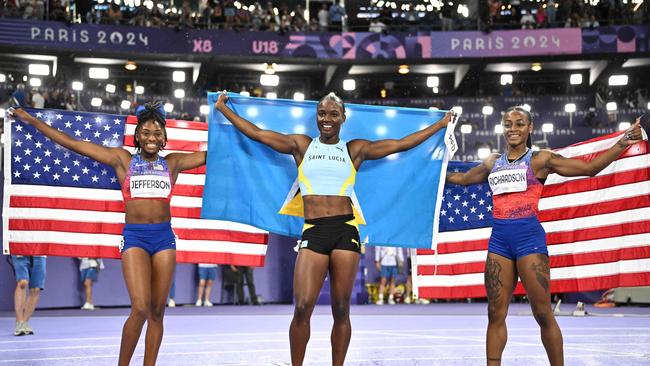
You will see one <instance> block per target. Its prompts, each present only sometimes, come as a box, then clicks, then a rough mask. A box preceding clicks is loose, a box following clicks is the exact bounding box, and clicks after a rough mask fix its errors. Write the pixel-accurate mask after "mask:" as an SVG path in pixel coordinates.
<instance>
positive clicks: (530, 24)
mask: <svg viewBox="0 0 650 366" xmlns="http://www.w3.org/2000/svg"><path fill="white" fill-rule="evenodd" d="M519 22H520V23H521V29H535V18H533V14H532V13H531V12H530V10H528V11H526V14H524V15H522V16H521V20H519Z"/></svg>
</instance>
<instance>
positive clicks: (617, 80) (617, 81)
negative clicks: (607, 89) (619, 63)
mask: <svg viewBox="0 0 650 366" xmlns="http://www.w3.org/2000/svg"><path fill="white" fill-rule="evenodd" d="M608 83H609V85H610V86H621V85H627V75H612V76H610V77H609V80H608Z"/></svg>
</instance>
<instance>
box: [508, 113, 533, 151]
mask: <svg viewBox="0 0 650 366" xmlns="http://www.w3.org/2000/svg"><path fill="white" fill-rule="evenodd" d="M510 112H519V113H522V114H524V115H525V116H526V118H528V123H533V115H532V114H531V113H530V111H528V110H527V109H526V108H524V106H521V105H515V106H512V107H510V108H508V109H506V112H505V113H504V114H503V118H505V117H506V114H508V113H510ZM526 146H527V147H528V148H531V147H533V138H532V132H531V133H529V134H528V138H527V139H526Z"/></svg>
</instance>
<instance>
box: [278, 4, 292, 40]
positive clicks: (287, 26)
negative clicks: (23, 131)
mask: <svg viewBox="0 0 650 366" xmlns="http://www.w3.org/2000/svg"><path fill="white" fill-rule="evenodd" d="M289 31H291V14H289V8H287V6H286V5H283V6H282V9H280V33H282V34H283V33H286V32H289Z"/></svg>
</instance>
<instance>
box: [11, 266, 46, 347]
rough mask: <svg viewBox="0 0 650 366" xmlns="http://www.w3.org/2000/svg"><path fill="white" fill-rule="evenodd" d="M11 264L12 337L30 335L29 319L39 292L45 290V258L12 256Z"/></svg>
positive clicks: (36, 302)
mask: <svg viewBox="0 0 650 366" xmlns="http://www.w3.org/2000/svg"><path fill="white" fill-rule="evenodd" d="M11 264H12V266H13V270H14V274H15V275H16V290H15V291H14V310H15V311H16V327H15V328H14V335H15V336H23V335H32V334H34V331H33V330H32V328H31V327H30V326H29V319H31V317H32V315H33V314H34V310H35V309H36V304H38V300H39V299H40V297H41V291H43V290H44V289H45V274H46V271H45V265H46V258H45V256H22V255H12V256H11Z"/></svg>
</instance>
